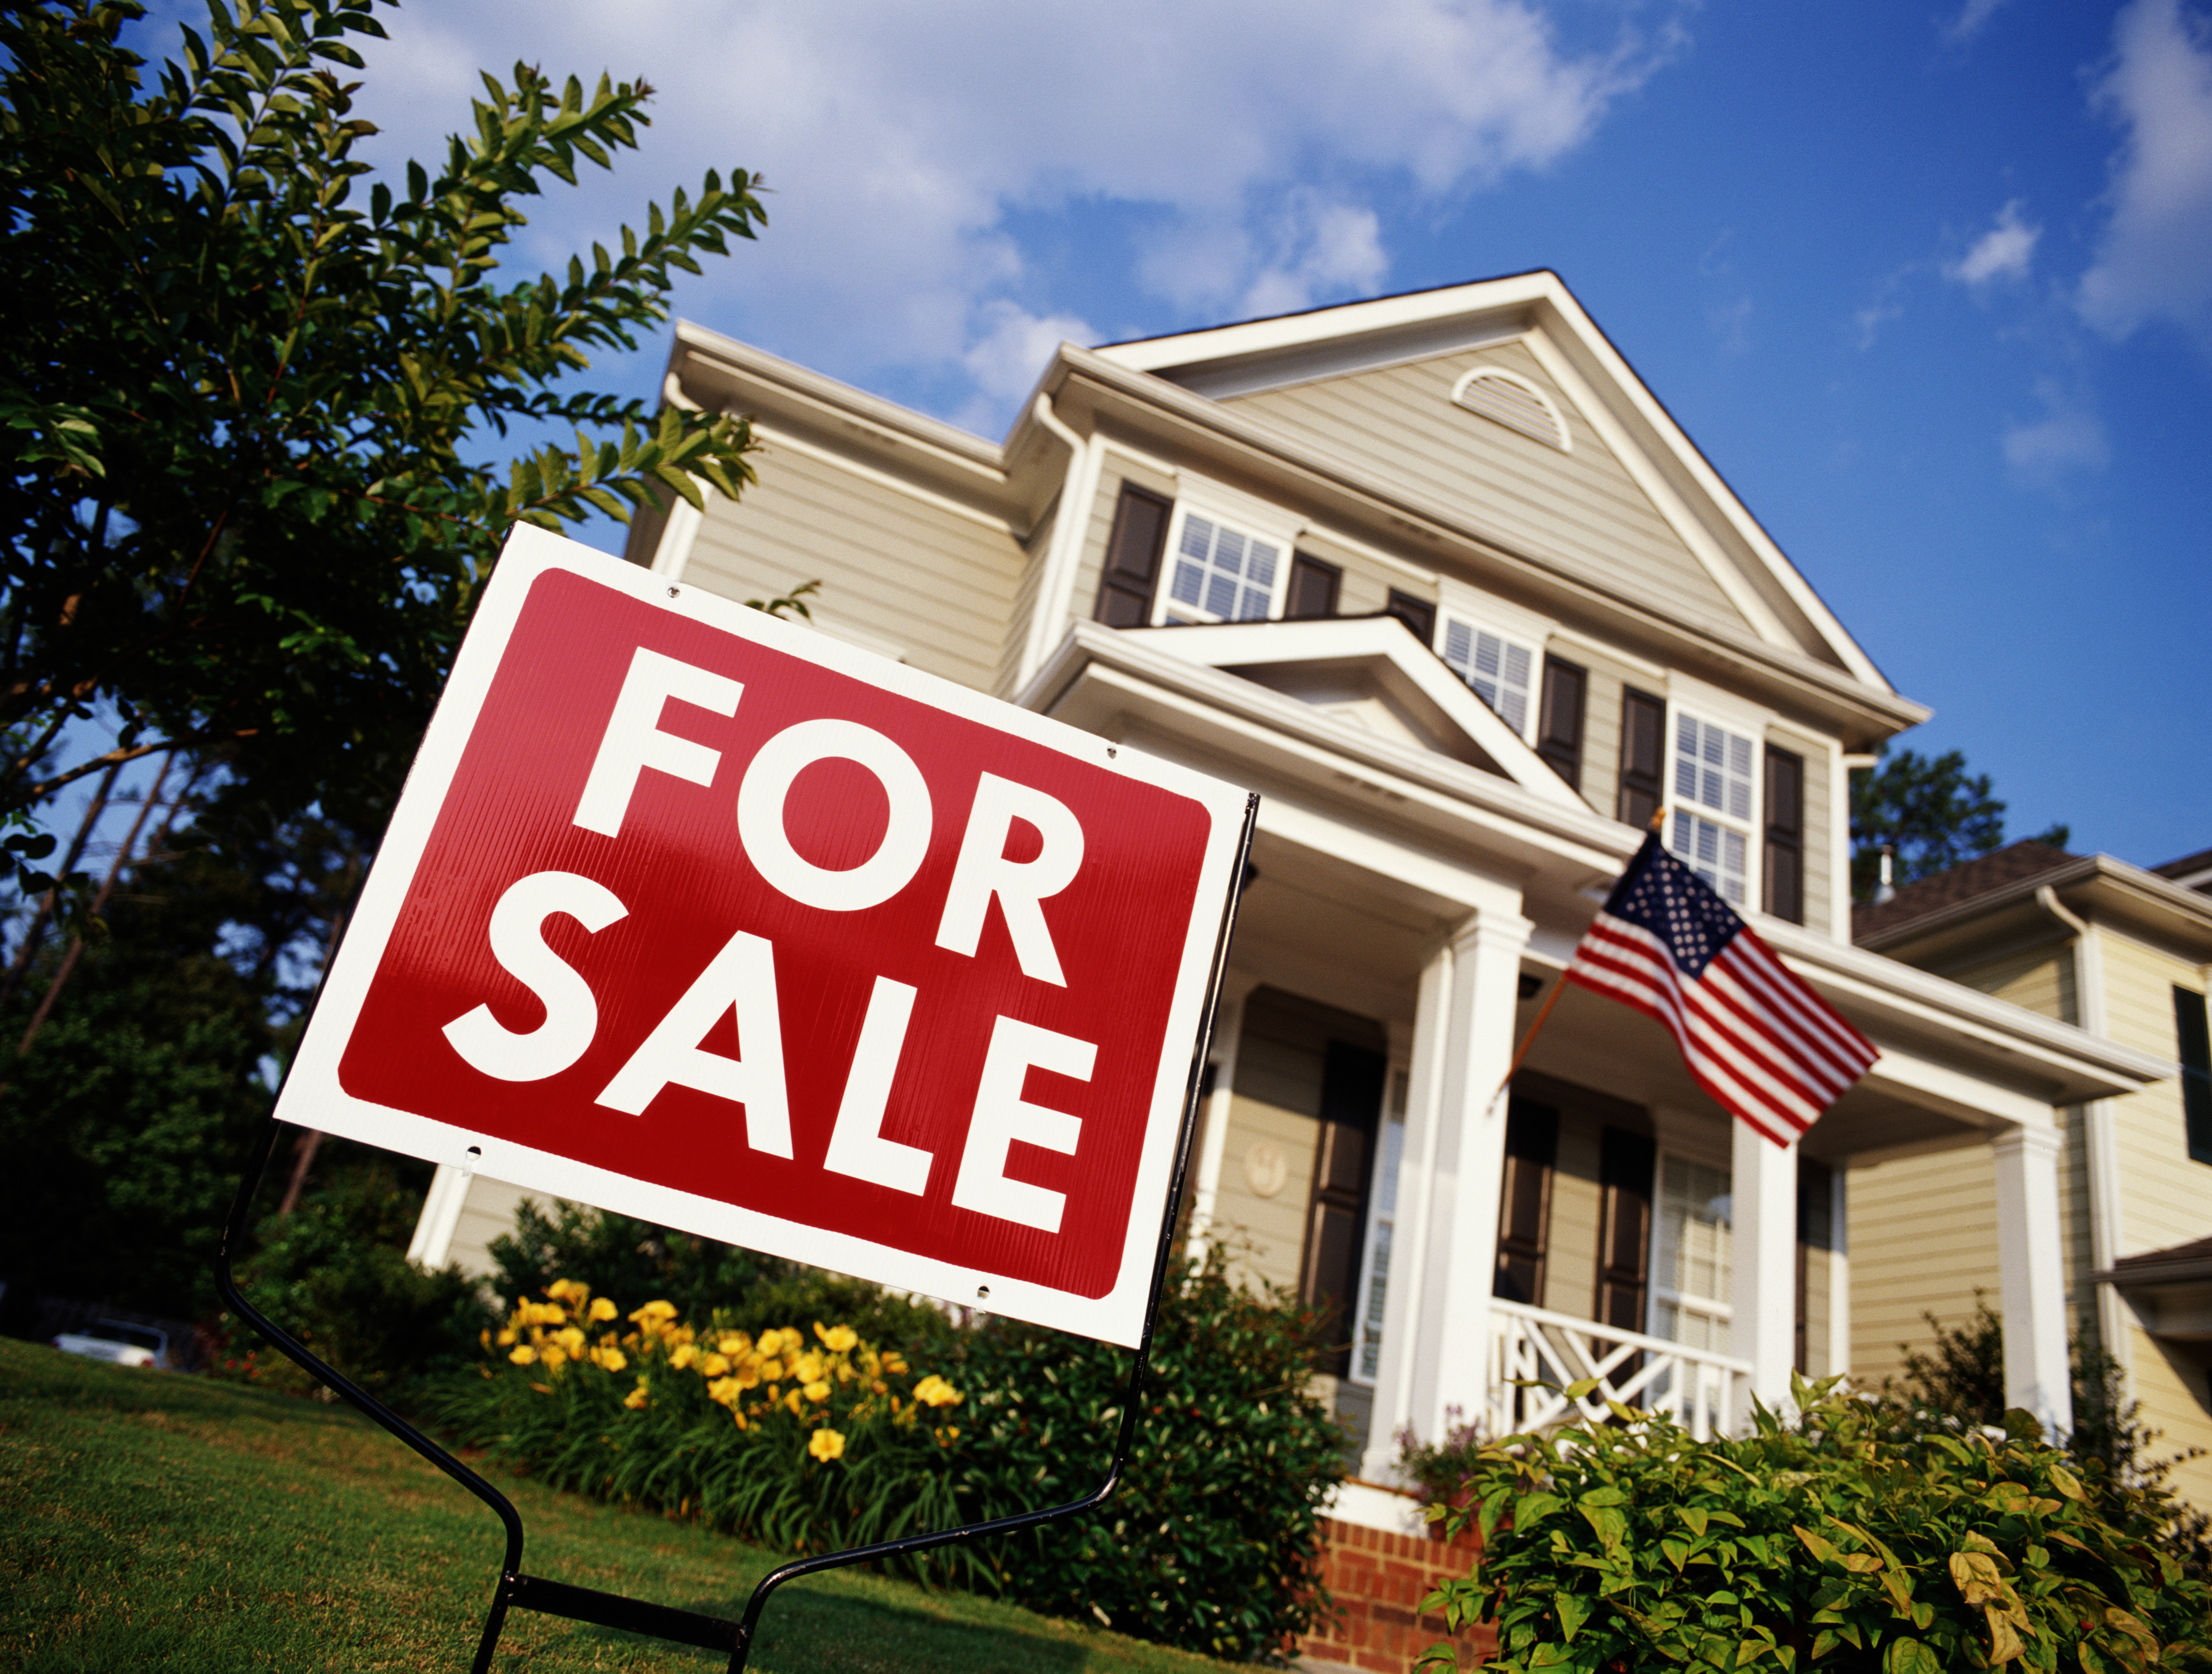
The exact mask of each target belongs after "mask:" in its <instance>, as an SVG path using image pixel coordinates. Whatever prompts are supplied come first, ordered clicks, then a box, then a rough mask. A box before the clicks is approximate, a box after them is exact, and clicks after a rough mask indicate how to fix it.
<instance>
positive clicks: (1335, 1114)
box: [1298, 1040, 1388, 1377]
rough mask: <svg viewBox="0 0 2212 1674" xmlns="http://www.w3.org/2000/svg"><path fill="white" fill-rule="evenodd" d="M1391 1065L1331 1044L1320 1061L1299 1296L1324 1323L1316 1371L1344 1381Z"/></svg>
mask: <svg viewBox="0 0 2212 1674" xmlns="http://www.w3.org/2000/svg"><path fill="white" fill-rule="evenodd" d="M1387 1068H1388V1065H1387V1063H1386V1062H1385V1061H1384V1059H1383V1055H1382V1054H1381V1053H1379V1052H1370V1051H1369V1050H1367V1049H1366V1048H1365V1047H1363V1046H1354V1045H1352V1044H1351V1043H1350V1042H1348V1041H1341V1040H1332V1041H1331V1042H1329V1044H1328V1056H1326V1057H1325V1058H1324V1059H1323V1061H1322V1082H1321V1147H1320V1149H1319V1150H1318V1151H1317V1152H1316V1154H1315V1156H1314V1184H1313V1202H1312V1203H1311V1205H1310V1207H1309V1208H1308V1211H1307V1216H1306V1248H1305V1260H1304V1272H1303V1274H1302V1275H1301V1276H1300V1279H1299V1283H1298V1294H1299V1296H1300V1298H1301V1300H1304V1303H1305V1305H1306V1306H1308V1307H1310V1308H1312V1309H1315V1310H1316V1312H1319V1313H1320V1315H1321V1316H1322V1318H1321V1322H1320V1339H1319V1340H1320V1341H1321V1342H1322V1343H1323V1344H1324V1345H1326V1346H1325V1347H1324V1348H1323V1349H1322V1352H1321V1354H1319V1355H1317V1356H1316V1359H1315V1361H1314V1367H1315V1369H1316V1371H1320V1372H1327V1373H1332V1374H1334V1376H1336V1377H1342V1376H1343V1375H1344V1374H1345V1373H1346V1372H1348V1371H1349V1370H1350V1369H1351V1367H1352V1322H1353V1319H1354V1318H1355V1317H1356V1314H1357V1309H1356V1308H1355V1307H1354V1306H1353V1301H1354V1299H1353V1294H1352V1293H1353V1292H1354V1291H1355V1290H1356V1289H1357V1288H1358V1284H1359V1256H1360V1246H1361V1244H1362V1241H1363V1240H1364V1237H1365V1234H1366V1230H1367V1188H1368V1175H1369V1173H1370V1166H1371V1160H1372V1155H1373V1153H1374V1149H1375V1128H1376V1122H1377V1121H1378V1119H1379V1118H1380V1117H1381V1115H1382V1111H1383V1074H1384V1072H1385V1070H1386V1069H1387Z"/></svg>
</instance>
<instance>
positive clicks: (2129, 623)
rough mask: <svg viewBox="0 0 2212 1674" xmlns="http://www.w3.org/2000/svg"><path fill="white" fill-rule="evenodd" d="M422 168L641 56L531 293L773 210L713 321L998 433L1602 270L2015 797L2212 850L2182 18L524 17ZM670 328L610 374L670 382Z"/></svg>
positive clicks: (736, 262) (464, 23) (1936, 9)
mask: <svg viewBox="0 0 2212 1674" xmlns="http://www.w3.org/2000/svg"><path fill="white" fill-rule="evenodd" d="M386 26H387V27H388V28H389V29H390V31H391V33H392V40H391V41H390V43H388V45H386V46H383V47H381V48H380V49H379V50H377V51H376V52H375V53H374V56H373V58H372V61H371V70H370V72H369V76H368V88H367V89H366V91H365V96H364V107H365V113H366V114H368V115H369V116H370V117H372V118H373V119H375V120H377V121H378V122H380V124H382V125H384V126H385V128H386V134H385V135H384V137H382V138H380V140H379V141H378V142H376V146H377V150H376V153H375V155H377V156H378V157H379V159H380V160H382V161H396V160H397V159H398V158H400V157H402V156H404V155H408V154H410V153H415V154H422V155H428V154H429V153H430V152H431V151H432V150H433V149H434V148H435V144H436V142H437V138H438V136H440V135H441V134H442V133H444V132H446V131H450V130H452V129H453V128H454V127H457V126H459V125H461V124H462V123H463V122H465V119H466V101H467V100H468V99H469V97H470V95H471V88H472V87H473V85H474V81H475V76H474V72H475V70H476V69H477V67H478V66H479V65H482V66H486V67H491V66H504V65H506V64H511V63H512V62H513V60H514V59H516V58H519V57H520V58H530V59H532V60H534V61H536V62H538V63H539V64H542V65H543V66H544V68H545V69H547V70H550V71H555V72H557V73H567V72H569V71H575V72H578V73H582V74H585V75H587V76H592V75H596V74H597V73H598V72H599V70H602V69H610V70H614V71H615V72H616V73H617V74H618V75H637V74H642V75H644V76H646V77H647V79H648V80H650V81H651V82H653V83H654V84H655V85H656V86H657V87H658V88H660V89H661V94H660V98H659V101H658V102H657V104H656V105H655V107H654V116H655V125H654V127H653V129H652V130H651V131H649V133H648V134H647V137H646V142H645V146H644V149H643V150H642V152H641V153H637V154H626V155H624V156H623V160H622V161H621V163H620V165H619V167H618V170H617V174H616V175H615V176H613V177H611V178H606V177H602V178H601V179H599V180H592V181H588V182H586V185H585V186H583V188H581V189H580V190H579V191H576V192H561V193H559V195H557V196H556V197H553V198H548V199H547V200H545V202H544V205H543V206H542V213H540V214H539V215H538V216H537V217H536V218H535V220H534V222H533V224H532V228H530V229H529V233H528V235H527V240H526V247H525V251H524V253H525V255H526V256H527V257H528V258H529V259H531V260H532V261H533V262H539V261H550V260H553V259H561V258H565V256H566V254H567V253H568V252H569V251H570V250H572V249H574V248H577V247H580V246H581V245H583V244H584V243H585V242H586V241H587V240H590V239H592V238H593V237H605V236H607V235H608V234H611V231H612V229H613V228H614V226H615V225H616V224H617V222H618V220H619V219H620V218H622V217H623V216H629V217H631V218H636V217H637V216H639V214H640V210H641V204H642V203H643V201H644V200H645V199H646V198H648V197H653V198H665V195H666V192H667V191H668V189H669V188H670V187H671V186H672V185H675V184H678V183H679V182H681V183H685V184H693V183H696V179H697V177H698V175H699V174H700V173H702V172H703V171H704V170H705V169H706V168H707V167H709V166H714V165H721V166H725V167H726V166H729V165H732V164H736V165H741V166H744V167H750V168H753V169H756V170H757V171H759V172H761V173H763V174H765V175H766V176H767V178H768V180H769V184H770V185H771V186H773V187H774V188H775V195H774V196H773V197H772V198H770V199H769V210H770V226H769V231H768V233H767V234H766V235H765V236H764V238H763V240H762V241H761V242H760V243H759V245H758V246H757V247H749V248H743V249H740V250H739V251H738V253H737V254H736V255H735V256H734V257H733V258H732V259H731V260H730V261H728V262H726V263H719V264H715V265H714V266H713V268H712V269H711V270H710V271H709V273H708V276H707V277H704V278H703V279H701V280H696V281H691V282H689V283H687V285H686V287H685V288H684V289H683V290H682V291H681V292H680V293H679V295H678V307H679V310H680V312H681V313H684V314H685V315H687V316H689V317H690V318H693V319H696V320H700V321H702V323H704V324H706V325H708V326H713V327H714V328H716V329H718V330H720V331H723V332H728V333H731V334H732V335H734V336H737V337H739V338H745V339H747V340H749V341H751V342H754V343H757V344H761V345H762V346H763V347H765V348H768V349H769V350H774V351H775V352H776V353H779V354H781V355H785V356H790V357H792V358H793V359H795V360H799V361H801V362H805V363H807V364H810V365H811V366H814V367H817V368H820V369H822V370H823V371H826V372H829V373H830V374H833V375H836V376H838V377H841V378H844V379H848V380H851V381H853V382H854V383H857V384H860V385H861V386H863V387H867V388H870V389H873V390H876V391H878V392H880V393H884V394H886V395H889V396H891V397H893V398H894V399H900V400H904V401H908V402H910V403H912V404H914V405H918V406H921V407H922V408H924V409H926V410H927V411H933V412H935V413H937V414H939V415H940V416H943V417H948V418H951V419H953V420H955V421H956V422H958V423H964V424H967V425H969V427H970V428H973V429H978V430H981V431H983V432H985V433H987V434H989V435H998V434H1000V433H1001V432H1002V431H1003V429H1004V427H1005V425H1006V422H1007V420H1008V418H1009V417H1010V416H1011V414H1012V410H1013V408H1014V407H1015V405H1017V404H1018V401H1019V399H1020V398H1021V396H1022V394H1023V393H1024V392H1025V391H1026V390H1027V388H1028V387H1029V386H1030V382H1031V380H1033V379H1034V377H1035V376H1036V373H1037V371H1038V370H1039V368H1041V367H1042V363H1043V362H1044V359H1045V357H1046V356H1047V354H1048V352H1049V349H1050V346H1051V344H1053V343H1054V342H1055V341H1056V340H1058V339H1059V338H1061V337H1067V338H1073V339H1075V340H1077V341H1080V342H1090V343H1097V342H1105V341H1111V340H1115V339H1120V338H1129V337H1136V336H1145V335H1150V334H1154V333H1158V332H1168V331H1173V330H1178V329H1182V328H1186V327H1188V326H1194V325H1200V324H1207V323H1212V322H1216V321H1219V320H1230V319H1237V318H1242V317H1246V316H1248V315H1250V314H1254V313H1273V312H1279V311H1282V310H1285V309H1288V308H1294V307H1307V306H1311V305H1314V304H1317V303H1324V302H1329V301H1340V300H1346V299H1350V298H1354V297H1358V296H1364V295H1378V294H1382V293H1386V292H1390V291H1397V290H1405V289H1416V288H1419V287H1423V286H1429V285H1439V284H1448V283H1455V282H1458V281H1461V280H1464V279H1468V278H1474V277H1483V276H1486V275H1492V274H1498V273H1505V272H1512V271H1520V270H1522V269H1527V268H1532V267H1550V268H1553V269H1555V270H1556V271H1558V272H1559V274H1560V275H1561V276H1562V277H1564V278H1565V280H1566V282H1567V283H1568V284H1569V285H1570V286H1571V287H1572V288H1573V289H1574V290H1575V291H1576V293H1577V295H1579V296H1580V297H1581V298H1582V300H1583V303H1584V305H1585V306H1586V307H1588V308H1589V312H1590V313H1591V314H1592V315H1593V316H1594V317H1595V319H1596V320H1597V321H1598V323H1599V325H1600V326H1602V327H1603V328H1604V329H1605V330H1606V331H1607V332H1608V333H1609V334H1610V335H1611V337H1612V338H1613V341H1614V343H1615V344H1617V345H1618V346H1619V347H1620V350H1622V351H1623V353H1625V354H1626V356H1627V357H1628V359H1629V360H1630V362H1632V364H1633V365H1634V366H1635V367H1636V368H1638V371H1639V372H1641V373H1642V374H1643V375H1644V378H1645V379H1646V380H1647V381H1648V382H1649V383H1650V385H1651V387H1652V388H1653V389H1654V391H1655V392H1656V393H1657V395H1658V396H1659V398H1660V399H1662V401H1664V402H1665V403H1666V404H1667V405H1668V407H1669V409H1670V410H1671V411H1673V412H1674V415H1675V417H1677V418H1678V419H1679V420H1680V422H1681V423H1682V424H1683V426H1684V427H1685V428H1686V429H1687V431H1688V432H1689V434H1690V435H1691V436H1692V438H1693V439H1694V440H1695V441H1697V442H1698V444H1699V446H1700V447H1703V448H1704V450H1705V453H1706V454H1707V456H1708V457H1709V458H1710V459H1711V460H1712V462H1713V463H1714V465H1715V466H1717V468H1718V469H1719V470H1720V472H1722V474H1723V476H1725V477H1726V478H1728V480H1729V482H1730V484H1733V486H1734V487H1735V490H1736V491H1737V492H1738V493H1739V494H1740V495H1741V496H1742V498H1743V499H1744V501H1745V502H1746V503H1747V504H1748V506H1749V507H1750V508H1751V509H1752V511H1753V514H1754V515H1756V516H1757V517H1759V519H1760V520H1761V521H1762V522H1764V523H1765V526H1766V527H1767V528H1768V529H1769V531H1770V532H1771V533H1772V534H1773V535H1774V536H1775V538H1776V539H1778V541H1779V543H1780V544H1781V545H1782V547H1783V549H1784V551H1786V552H1788V553H1789V554H1790V556H1791V557H1792V558H1793V559H1794V560H1795V561H1796V563H1797V564H1798V565H1799V567H1800V568H1801V569H1802V570H1803V571H1804V573H1805V574H1806V575H1807V576H1808V579H1809V580H1810V581H1812V582H1813V584H1814V586H1815V587H1818V588H1819V589H1820V591H1821V593H1822V594H1824V595H1825V596H1826V598H1827V599H1828V600H1829V601H1830V603H1831V604H1832V605H1833V606H1834V607H1835V608H1836V610H1837V611H1838V614H1839V615H1840V616H1841V617H1842V618H1843V619H1844V623H1845V624H1846V625H1847V626H1849V627H1850V629H1851V630H1853V631H1854V632H1855V633H1856V634H1857V636H1858V637H1859V638H1860V640H1861V642H1863V644H1864V645H1865V646H1866V647H1867V648H1868V649H1869V652H1870V653H1871V654H1873V656H1874V657H1875V660H1877V661H1878V662H1879V663H1880V664H1881V667H1883V668H1884V669H1885V671H1886V672H1887V673H1888V674H1889V676H1890V678H1891V679H1893V681H1894V682H1895V683H1896V684H1897V685H1898V686H1899V688H1900V689H1901V690H1902V691H1905V692H1906V693H1907V694H1908V695H1910V696H1911V697H1916V698H1918V699H1920V700H1921V701H1923V702H1924V703H1929V705H1931V706H1932V707H1933V708H1934V709H1936V719H1935V720H1934V721H1932V722H1930V723H1929V725H1928V726H1927V727H1924V728H1923V729H1921V731H1920V732H1919V733H1918V734H1915V735H1912V736H1911V737H1909V738H1908V740H1906V741H1907V742H1909V743H1911V744H1912V745H1913V746H1915V747H1917V748H1920V749H1923V750H1940V749H1949V748H1954V747H1955V748H1959V749H1962V750H1964V751H1965V752H1966V756H1967V758H1968V759H1969V761H1970V763H1971V764H1972V765H1973V766H1974V767H1975V768H1977V769H1978V770H1983V771H1986V772H1988V773H1989V774H1990V775H1991V776H1992V777H1993V778H1994V779H1995V781H1996V788H1997V791H1998V793H1999V794H2001V795H2002V796H2004V797H2005V798H2006V799H2007V800H2008V801H2009V803H2010V804H2011V816H2010V821H2009V824H2010V827H2011V830H2012V831H2013V832H2014V833H2015V835H2018V834H2025V833H2027V832H2029V831H2036V830H2039V829H2040V828H2041V827H2043V826H2044V825H2047V824H2048V823H2050V822H2051V821H2052V820H2066V821H2069V822H2070V824H2071V825H2072V827H2073V831H2074V840H2075V847H2076V848H2077V849H2105V850H2107V851H2109V852H2112V853H2114V854H2117V855H2120V856H2122V857H2124V858H2125V859H2128V860H2131V861H2136V862H2138V863H2142V864H2153V863H2156V862H2158V861H2165V860H2168V859H2171V858H2173V857H2174V856H2176V855H2181V854H2184V853H2186V852H2189V851H2191V850H2194V849H2201V848H2203V847H2205V846H2207V845H2208V844H2212V774H2208V772H2207V771H2206V770H2205V767H2204V765H2203V756H2204V752H2203V747H2202V745H2201V743H2200V738H2201V734H2202V727H2203V721H2204V718H2205V715H2206V709H2207V697H2208V693H2207V685H2208V681H2207V675H2208V673H2209V672H2212V658H2209V657H2208V654H2207V649H2206V639H2207V630H2208V629H2212V562H2208V559H2212V551H2208V548H2212V447H2208V444H2212V22H2208V20H2207V18H2206V16H2205V15H2204V14H2203V13H2202V12H2201V11H2193V10H2192V9H2191V8H2190V7H2189V6H2188V5H2186V4H2184V3H2182V0H2129V3H2127V4H2124V5H2114V4H2093V3H2081V0H1898V3H1887V0H1870V3H1861V4H1857V5H1849V6H1833V5H1830V6H1815V5H1811V4H1808V3H1802V0H1708V3H1705V4H1692V3H1678V0H1641V3H1613V0H1370V3H1369V4H1367V5H1364V6H1363V7H1361V8H1358V9H1351V8H1346V7H1343V6H1341V5H1340V4H1335V3H1321V0H1267V3H1255V0H1220V3H1215V4H1212V5H1207V6H1201V7H1193V6H1190V5H1188V4H1182V5H1176V4H1164V3H1157V0H1124V3H1117V4H1115V5H1114V6H1111V7H1104V6H1096V5H1093V6H1086V7H1067V6H1054V5H1049V4H1041V3H1029V4H1024V5H1012V4H1004V3H980V0H973V3H961V0H942V3H937V4H933V5H931V6H927V7H915V6H913V5H910V4H893V3H887V0H812V3H808V4H806V5H803V6H801V5H792V4H788V3H785V4H781V5H779V4H773V3H744V0H690V3H684V4H678V3H674V0H661V3H653V0H631V3H628V4H625V5H623V6H622V7H619V8H615V7H608V6H605V5H604V4H597V3H593V4H583V3H551V0H530V3H520V0H484V3H477V4H471V5H470V6H467V7H453V6H447V7H434V6H429V5H416V6H413V7H410V8H408V9H404V10H401V11H398V12H397V13H387V14H386ZM665 352H666V342H665V336H664V338H662V340H660V341H658V342H655V343H653V344H650V345H648V346H647V347H646V348H645V349H644V350H642V351H641V354H640V355H639V356H636V357H635V358H634V359H633V360H632V361H630V362H625V363H617V364H611V365H605V366H603V367H602V368H599V375H600V377H601V379H602V381H604V382H605V383H608V384H612V385H615V386H617V387H623V388H625V389H629V390H634V391H636V392H639V393H648V392H650V391H651V390H652V388H653V386H654V384H655V382H656V381H657V379H658V376H659V370H660V367H661V363H662V360H663V358H664V356H665Z"/></svg>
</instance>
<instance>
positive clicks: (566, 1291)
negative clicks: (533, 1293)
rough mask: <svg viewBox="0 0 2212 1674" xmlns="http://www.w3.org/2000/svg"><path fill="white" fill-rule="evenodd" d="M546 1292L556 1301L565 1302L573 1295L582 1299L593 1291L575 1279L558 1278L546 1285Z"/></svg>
mask: <svg viewBox="0 0 2212 1674" xmlns="http://www.w3.org/2000/svg"><path fill="white" fill-rule="evenodd" d="M545 1294H547V1295H548V1296H550V1297H551V1298H552V1299H553V1300H555V1301H556V1302H565V1301H567V1300H568V1299H569V1298H570V1297H571V1296H574V1297H577V1298H579V1299H581V1298H582V1297H585V1296H588V1295H590V1294H591V1291H590V1289H589V1288H588V1287H586V1286H584V1285H580V1284H579V1283H577V1282H576V1281H574V1279H556V1280H555V1281H553V1282H552V1283H551V1284H550V1285H548V1286H546V1287H545Z"/></svg>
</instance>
